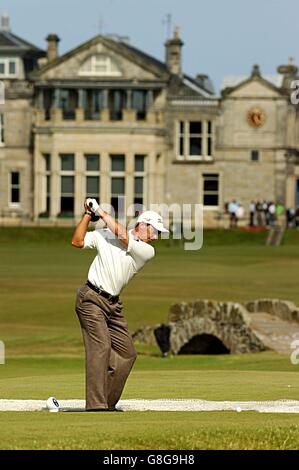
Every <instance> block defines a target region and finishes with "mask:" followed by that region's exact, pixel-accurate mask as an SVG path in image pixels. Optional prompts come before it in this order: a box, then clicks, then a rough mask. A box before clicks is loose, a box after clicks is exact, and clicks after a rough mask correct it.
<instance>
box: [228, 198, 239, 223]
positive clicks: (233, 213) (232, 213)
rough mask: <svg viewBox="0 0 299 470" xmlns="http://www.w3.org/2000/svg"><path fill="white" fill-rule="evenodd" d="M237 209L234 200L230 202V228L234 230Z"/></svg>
mask: <svg viewBox="0 0 299 470" xmlns="http://www.w3.org/2000/svg"><path fill="white" fill-rule="evenodd" d="M237 208H238V204H237V202H236V201H235V200H233V201H232V202H230V203H229V205H228V212H229V221H230V225H229V226H230V228H235V227H236V226H237V217H236V210H237Z"/></svg>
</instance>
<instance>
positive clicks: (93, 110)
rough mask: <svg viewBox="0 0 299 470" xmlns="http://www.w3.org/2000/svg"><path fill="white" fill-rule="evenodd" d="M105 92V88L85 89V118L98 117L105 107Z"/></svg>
mask: <svg viewBox="0 0 299 470" xmlns="http://www.w3.org/2000/svg"><path fill="white" fill-rule="evenodd" d="M105 93H106V91H105V90H86V94H85V96H86V99H85V103H84V109H85V119H91V120H93V119H100V113H101V111H102V109H103V108H105ZM106 107H107V106H106Z"/></svg>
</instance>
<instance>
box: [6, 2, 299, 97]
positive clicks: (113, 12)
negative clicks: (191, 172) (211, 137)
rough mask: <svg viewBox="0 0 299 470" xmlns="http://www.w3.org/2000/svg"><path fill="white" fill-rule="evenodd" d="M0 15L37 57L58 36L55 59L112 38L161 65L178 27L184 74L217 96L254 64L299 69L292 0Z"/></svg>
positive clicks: (38, 9) (9, 9)
mask: <svg viewBox="0 0 299 470" xmlns="http://www.w3.org/2000/svg"><path fill="white" fill-rule="evenodd" d="M3 13H7V14H8V15H9V17H10V27H11V31H12V32H13V33H15V34H16V35H18V36H21V37H22V38H24V39H26V40H28V41H29V42H32V43H34V44H35V45H37V46H39V47H41V48H42V49H46V41H45V37H46V36H47V34H48V33H57V34H58V36H59V37H60V38H61V42H60V44H59V54H63V53H65V52H67V51H69V50H71V49H73V48H74V47H77V46H78V45H79V44H81V43H83V42H85V41H87V40H88V39H90V38H92V37H93V36H95V35H97V34H118V35H121V36H129V38H130V43H131V44H132V45H133V46H134V47H137V48H139V49H141V50H142V51H144V52H146V53H148V54H150V55H152V56H154V57H156V58H157V59H159V60H162V61H164V58H165V48H164V43H165V40H166V39H167V37H168V34H169V29H171V30H173V28H174V26H176V25H178V26H179V27H180V31H181V38H182V40H183V42H184V46H183V70H184V73H186V74H188V75H191V76H193V77H195V76H196V75H197V74H199V73H204V74H207V75H209V76H210V77H211V79H212V80H213V83H214V86H215V88H216V91H219V89H220V85H221V82H222V79H223V78H224V76H227V75H249V74H250V71H251V69H252V65H253V64H256V63H257V64H259V65H260V68H261V71H262V74H265V75H273V74H275V73H276V68H277V66H278V65H281V64H285V63H287V61H288V57H290V56H291V57H294V59H295V62H296V63H297V62H299V39H298V38H299V36H298V31H299V26H298V21H297V19H298V17H299V1H298V0H250V1H249V0H0V14H1V15H2V14H3ZM169 15H170V16H169ZM167 18H171V22H169V21H167ZM169 26H170V27H169Z"/></svg>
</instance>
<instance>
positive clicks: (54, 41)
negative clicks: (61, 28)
mask: <svg viewBox="0 0 299 470" xmlns="http://www.w3.org/2000/svg"><path fill="white" fill-rule="evenodd" d="M46 41H48V62H51V61H52V60H55V59H56V58H57V57H58V43H59V41H60V38H59V37H58V36H57V34H48V36H47V37H46Z"/></svg>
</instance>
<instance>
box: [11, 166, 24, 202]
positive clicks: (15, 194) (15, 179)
mask: <svg viewBox="0 0 299 470" xmlns="http://www.w3.org/2000/svg"><path fill="white" fill-rule="evenodd" d="M20 202H21V184H20V173H19V172H18V171H12V172H11V173H10V203H11V204H17V205H19V204H20Z"/></svg>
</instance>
